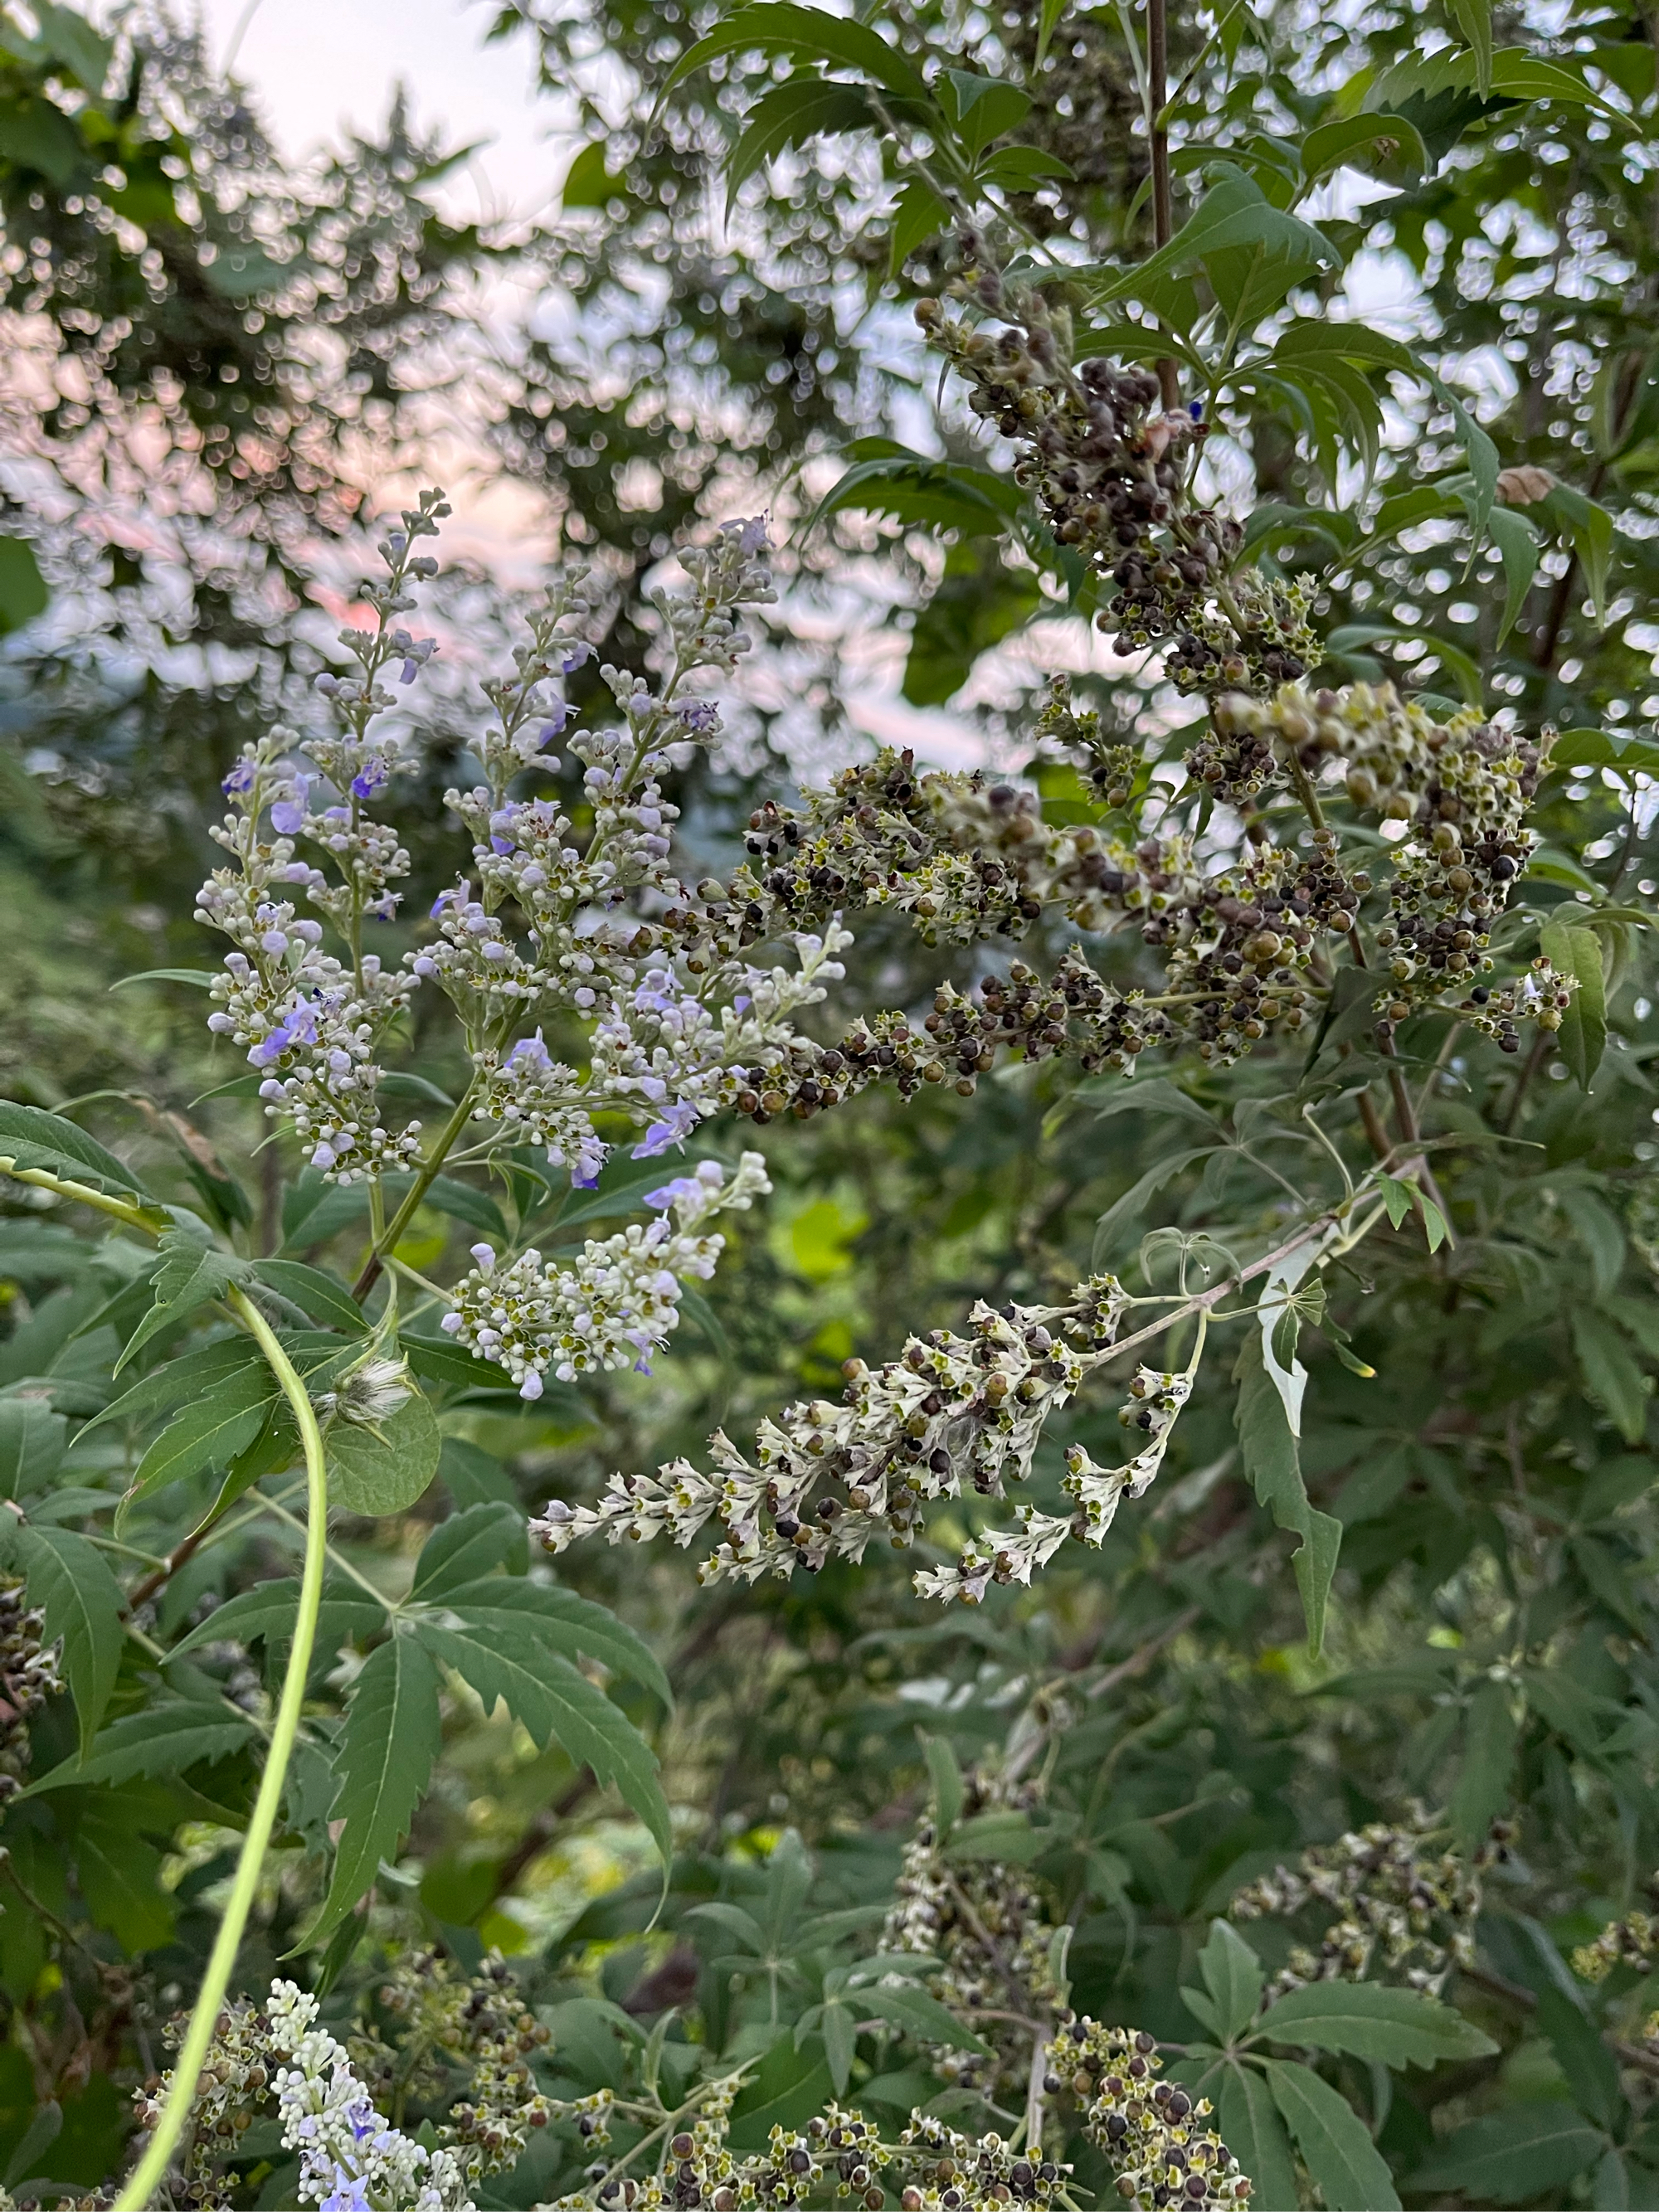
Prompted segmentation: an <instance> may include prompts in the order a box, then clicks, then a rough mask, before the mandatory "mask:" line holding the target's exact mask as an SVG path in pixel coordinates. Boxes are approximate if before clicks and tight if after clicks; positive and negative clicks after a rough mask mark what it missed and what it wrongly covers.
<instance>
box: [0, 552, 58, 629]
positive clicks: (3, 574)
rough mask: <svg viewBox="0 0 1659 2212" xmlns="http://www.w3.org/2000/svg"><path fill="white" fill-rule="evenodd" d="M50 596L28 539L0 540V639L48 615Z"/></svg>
mask: <svg viewBox="0 0 1659 2212" xmlns="http://www.w3.org/2000/svg"><path fill="white" fill-rule="evenodd" d="M51 596H52V595H51V593H50V592H48V591H47V589H46V578H45V577H44V576H43V575H42V574H40V562H39V561H37V560H36V559H35V557H34V548H33V546H32V545H31V544H29V543H28V541H27V538H0V637H9V636H10V635H11V633H12V632H13V630H15V629H22V627H23V625H24V624H25V623H32V622H33V620H34V618H35V617H36V616H37V615H43V614H45V612H46V606H47V604H48V602H49V600H50V599H51Z"/></svg>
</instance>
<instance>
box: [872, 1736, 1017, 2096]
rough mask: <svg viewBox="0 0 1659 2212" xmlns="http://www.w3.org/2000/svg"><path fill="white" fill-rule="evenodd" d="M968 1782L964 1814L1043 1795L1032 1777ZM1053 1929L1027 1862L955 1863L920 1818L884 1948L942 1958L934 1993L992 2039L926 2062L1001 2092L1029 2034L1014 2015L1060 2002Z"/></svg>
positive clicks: (972, 1777)
mask: <svg viewBox="0 0 1659 2212" xmlns="http://www.w3.org/2000/svg"><path fill="white" fill-rule="evenodd" d="M963 1784H964V1788H963V1806H962V1816H963V1818H964V1819H972V1818H973V1817H975V1815H976V1814H981V1813H987V1812H993V1811H996V1812H1003V1811H1006V1812H1026V1811H1029V1810H1030V1808H1032V1807H1033V1806H1035V1805H1036V1803H1037V1802H1039V1799H1040V1797H1041V1794H1042V1793H1041V1790H1040V1789H1039V1787H1038V1785H1037V1784H1036V1783H1035V1782H1033V1781H1021V1782H1013V1783H1010V1782H1008V1781H1007V1780H1006V1779H1005V1778H1003V1777H1002V1776H1000V1775H995V1774H987V1773H983V1772H981V1771H979V1770H977V1769H975V1770H972V1771H969V1773H967V1774H966V1775H964V1776H963ZM1053 1938H1054V1927H1053V1924H1052V1923H1051V1922H1050V1920H1049V1917H1048V1914H1047V1912H1046V1911H1045V1910H1044V1907H1043V1900H1042V1893H1041V1891H1040V1890H1039V1889H1038V1887H1037V1886H1036V1882H1035V1881H1033V1880H1032V1878H1031V1876H1030V1874H1029V1873H1028V1872H1027V1871H1026V1869H1024V1867H1018V1866H1011V1865H1006V1864H1005V1863H1003V1862H1002V1861H1001V1860H1000V1859H973V1860H969V1861H967V1862H965V1863H963V1864H962V1865H959V1866H953V1865H951V1864H950V1863H947V1861H946V1860H945V1856H944V1852H943V1849H942V1838H940V1835H939V1830H938V1827H937V1826H936V1825H935V1824H934V1822H933V1820H924V1821H922V1823H921V1826H919V1827H918V1828H917V1830H916V1832H915V1835H914V1836H913V1837H912V1838H911V1839H910V1841H909V1843H908V1844H907V1845H906V1846H905V1851H904V1858H903V1863H902V1866H901V1868H900V1871H899V1878H898V1881H897V1883H896V1887H895V1890H894V1901H893V1905H892V1906H891V1909H890V1911H889V1912H888V1915H887V1918H886V1921H885V1923H884V1925H883V1928H882V1934H881V1942H880V1945H879V1948H880V1949H881V1950H883V1951H884V1952H885V1951H908V1952H915V1953H918V1954H921V1955H922V1956H923V1957H931V1958H934V1959H938V1960H940V1961H941V1962H942V1964H941V1967H940V1971H939V1973H938V1974H936V1975H934V1976H933V1977H932V1978H930V1979H929V1981H928V1984H927V1988H928V1991H929V1994H930V1995H931V1996H935V1997H937V1998H938V1999H939V2002H940V2003H941V2004H943V2005H945V2007H947V2008H948V2009H949V2010H950V2011H951V2012H953V2013H955V2014H956V2015H957V2016H958V2018H960V2019H961V2020H963V2021H965V2022H966V2023H967V2024H968V2026H969V2027H972V2028H973V2029H974V2031H975V2033H976V2034H977V2035H978V2036H979V2037H980V2039H981V2041H982V2042H984V2043H986V2044H987V2045H989V2047H990V2055H989V2057H981V2056H980V2055H979V2054H978V2053H977V2052H975V2051H957V2050H951V2049H946V2048H945V2047H944V2046H943V2045H940V2046H938V2047H934V2048H930V2049H929V2050H928V2053H927V2059H928V2063H929V2064H930V2065H931V2066H932V2067H933V2071H934V2072H935V2073H936V2074H940V2075H944V2077H945V2080H946V2081H955V2082H959V2083H961V2084H962V2086H963V2087H965V2088H971V2089H976V2090H978V2091H979V2092H980V2093H981V2095H984V2096H987V2097H990V2098H993V2099H994V2098H995V2097H996V2096H997V2094H998V2093H999V2091H1000V2089H1001V2088H1003V2087H1006V2085H1007V2084H1008V2083H1009V2082H1010V2081H1012V2080H1013V2079H1014V2078H1015V2077H1016V2076H1017V2075H1019V2074H1021V2073H1023V2072H1024V2069H1025V2066H1026V2063H1027V2061H1028V2059H1029V2057H1030V2038H1029V2036H1028V2035H1027V2034H1026V2033H1025V2031H1024V2029H1023V2028H1022V2027H1019V2026H1018V2024H1017V2023H1016V2022H1015V2021H1010V2019H1009V2018H1008V2017H1007V2015H1009V2014H1011V2013H1012V2014H1015V2015H1024V2017H1025V2018H1026V2019H1030V2018H1033V2017H1037V2018H1042V2017H1046V2016H1047V2015H1048V2014H1049V2013H1050V2012H1052V2010H1053V2009H1054V2004H1055V2002H1056V1998H1057V1992H1056V1990H1055V1988H1054V1979H1053V1976H1052V1974H1051V1972H1050V1971H1049V1966H1048V1953H1049V1946H1050V1944H1051V1942H1052V1941H1053ZM981 2014H990V2015H999V2016H998V2017H985V2018H981V2017H979V2015H981Z"/></svg>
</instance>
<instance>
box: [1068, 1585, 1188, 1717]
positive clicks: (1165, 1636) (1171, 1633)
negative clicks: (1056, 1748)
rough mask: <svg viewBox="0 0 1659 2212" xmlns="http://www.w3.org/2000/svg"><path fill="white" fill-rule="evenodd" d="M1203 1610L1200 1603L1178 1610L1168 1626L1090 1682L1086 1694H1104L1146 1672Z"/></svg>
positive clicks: (1091, 1696) (1097, 1696)
mask: <svg viewBox="0 0 1659 2212" xmlns="http://www.w3.org/2000/svg"><path fill="white" fill-rule="evenodd" d="M1200 1610H1201V1608H1200V1607H1198V1606H1195V1605H1189V1606H1188V1607H1186V1609H1185V1611H1184V1612H1182V1613H1176V1617H1175V1619H1174V1620H1172V1621H1170V1623H1169V1624H1168V1626H1166V1627H1164V1628H1161V1629H1160V1630H1159V1631H1158V1634H1157V1635H1156V1636H1153V1637H1151V1638H1148V1639H1147V1641H1146V1643H1145V1644H1142V1645H1141V1646H1140V1648H1139V1650H1135V1651H1132V1652H1131V1653H1130V1654H1129V1656H1128V1657H1127V1659H1120V1660H1119V1661H1118V1662H1117V1664H1116V1666H1115V1667H1109V1668H1107V1669H1106V1672H1105V1673H1104V1674H1103V1675H1102V1676H1101V1678H1100V1680H1098V1681H1097V1682H1094V1683H1091V1685H1090V1686H1089V1688H1088V1689H1087V1690H1085V1692H1084V1695H1085V1697H1088V1698H1103V1697H1104V1696H1105V1695H1106V1693H1107V1692H1108V1691H1109V1690H1115V1689H1116V1687H1117V1686H1118V1685H1119V1683H1120V1682H1131V1681H1133V1680H1134V1678H1135V1676H1136V1675H1137V1674H1145V1673H1146V1669H1147V1668H1149V1667H1150V1666H1151V1665H1152V1662H1153V1660H1154V1659H1156V1658H1157V1656H1158V1653H1159V1652H1160V1651H1162V1650H1163V1649H1164V1645H1165V1644H1173V1643H1174V1642H1175V1640H1176V1637H1177V1636H1182V1635H1184V1634H1185V1633H1186V1632H1187V1630H1188V1629H1189V1628H1190V1627H1191V1626H1192V1625H1193V1623H1194V1621H1195V1620H1197V1619H1198V1617H1199V1613H1200Z"/></svg>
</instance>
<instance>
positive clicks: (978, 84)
mask: <svg viewBox="0 0 1659 2212" xmlns="http://www.w3.org/2000/svg"><path fill="white" fill-rule="evenodd" d="M941 82H943V83H945V84H948V85H949V86H950V88H951V94H952V95H953V97H954V100H955V104H956V111H957V113H956V121H957V143H959V144H960V146H961V148H962V150H963V153H964V154H965V155H967V157H968V161H969V167H971V166H972V165H973V164H974V163H975V161H978V159H979V157H980V155H981V154H982V153H983V152H984V151H985V149H986V148H987V146H988V145H989V144H990V143H991V142H992V141H993V139H996V138H1001V137H1006V134H1007V133H1008V132H1009V131H1018V128H1019V126H1020V125H1021V124H1022V123H1023V122H1024V120H1025V118H1026V117H1027V116H1028V115H1029V114H1030V112H1031V95H1030V93H1029V92H1022V91H1021V90H1020V88H1019V87H1018V85H1017V84H1008V83H1006V82H1005V81H1004V80H1003V79H1002V78H1000V77H994V76H980V75H979V74H978V73H977V71H975V70H944V71H943V72H942V73H941Z"/></svg>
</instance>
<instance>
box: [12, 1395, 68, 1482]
mask: <svg viewBox="0 0 1659 2212" xmlns="http://www.w3.org/2000/svg"><path fill="white" fill-rule="evenodd" d="M68 1435H69V1423H68V1421H67V1420H66V1419H64V1415H63V1414H62V1413H54V1412H53V1411H52V1407H50V1406H49V1405H48V1404H47V1403H46V1401H45V1400H44V1399H42V1398H0V1498H27V1496H28V1495H29V1493H30V1492H32V1491H35V1490H39V1489H40V1488H41V1487H42V1486H43V1485H45V1484H46V1483H48V1482H50V1481H51V1480H52V1476H53V1475H54V1474H57V1472H58V1468H59V1467H60V1466H61V1465H62V1464H63V1460H64V1445H65V1441H66V1439H67V1437H68Z"/></svg>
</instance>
